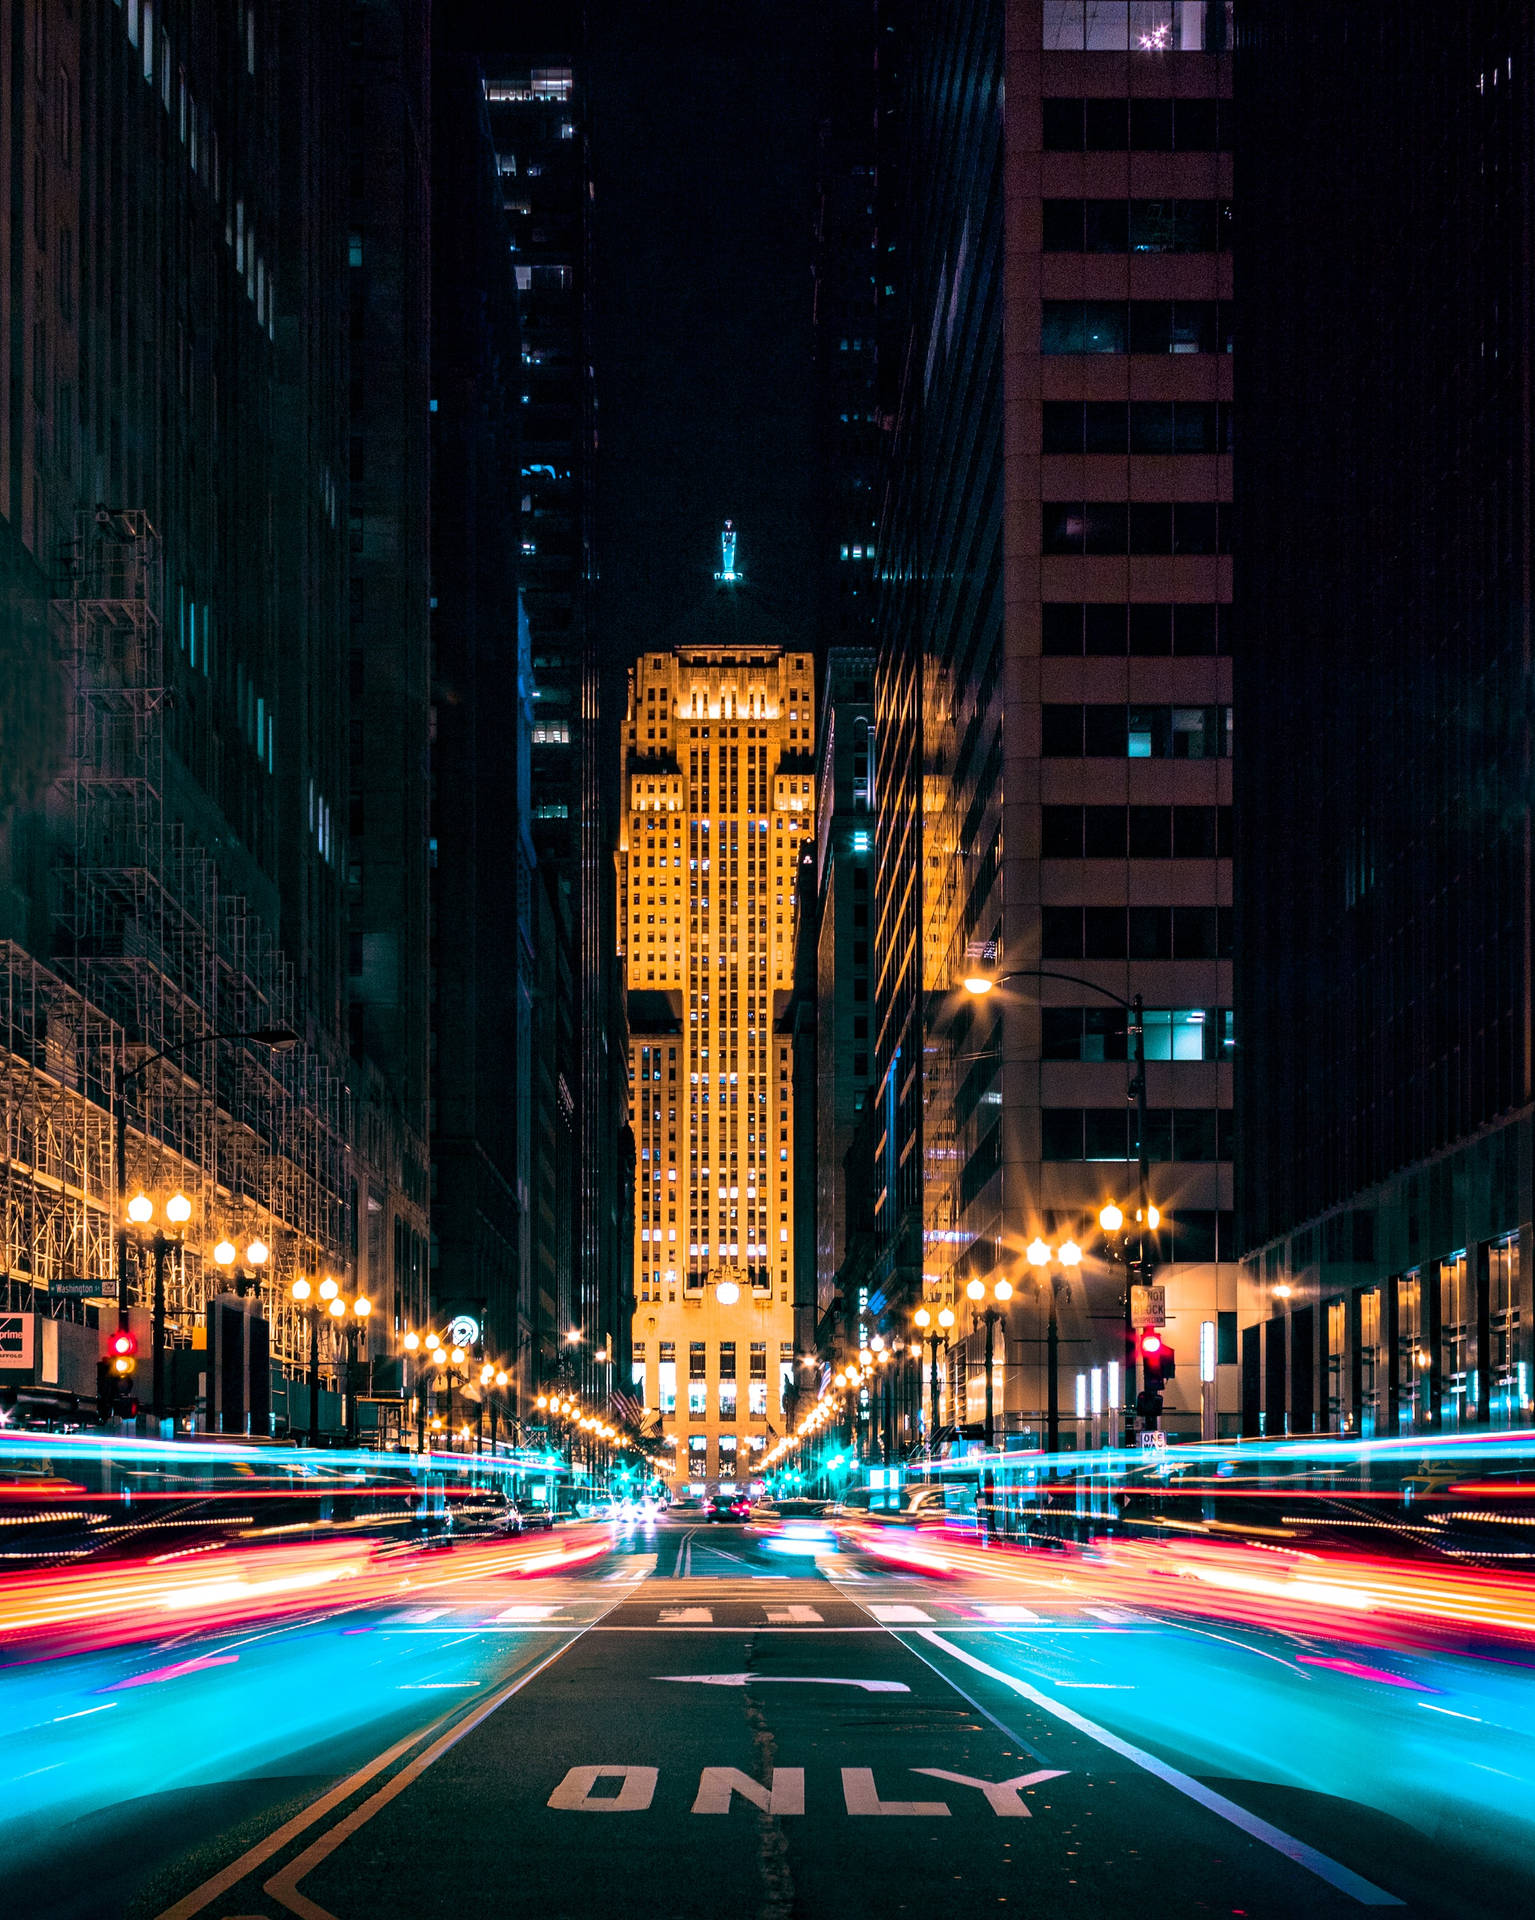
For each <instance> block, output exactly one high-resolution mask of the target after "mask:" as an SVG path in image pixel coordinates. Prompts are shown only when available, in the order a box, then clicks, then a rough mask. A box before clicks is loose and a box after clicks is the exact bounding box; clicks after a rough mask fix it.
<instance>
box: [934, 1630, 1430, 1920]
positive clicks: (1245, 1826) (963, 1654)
mask: <svg viewBox="0 0 1535 1920" xmlns="http://www.w3.org/2000/svg"><path fill="white" fill-rule="evenodd" d="M917 1638H918V1639H919V1640H926V1641H927V1642H928V1644H929V1645H930V1646H934V1647H937V1648H938V1649H939V1650H940V1651H941V1652H943V1653H946V1654H948V1656H949V1658H950V1659H951V1660H959V1661H961V1662H963V1664H964V1665H965V1666H967V1667H973V1668H974V1669H975V1671H976V1672H977V1673H984V1674H985V1675H986V1677H987V1678H988V1679H990V1680H995V1681H997V1682H998V1683H999V1684H1000V1685H1001V1686H1004V1687H1007V1688H1009V1689H1010V1690H1011V1691H1012V1692H1013V1693H1016V1694H1018V1695H1019V1696H1020V1697H1021V1698H1022V1699H1024V1700H1027V1701H1029V1702H1030V1703H1031V1704H1032V1705H1034V1706H1036V1707H1039V1708H1041V1709H1042V1710H1043V1711H1044V1712H1046V1713H1048V1714H1053V1715H1054V1717H1055V1718H1056V1719H1057V1720H1063V1721H1064V1722H1065V1723H1066V1725H1067V1726H1068V1727H1074V1728H1075V1729H1076V1730H1077V1732H1078V1733H1083V1734H1086V1735H1087V1737H1088V1739H1089V1740H1096V1741H1097V1742H1098V1744H1099V1746H1101V1747H1107V1748H1108V1750H1109V1752H1110V1753H1117V1754H1118V1755H1119V1756H1120V1758H1121V1759H1123V1760H1128V1761H1130V1763H1131V1764H1132V1765H1133V1766H1137V1767H1140V1768H1141V1769H1142V1770H1143V1771H1144V1772H1146V1773H1149V1774H1151V1775H1152V1776H1153V1778H1155V1779H1157V1780H1160V1781H1162V1782H1163V1783H1164V1784H1165V1785H1167V1786H1169V1787H1172V1788H1173V1789H1174V1791H1175V1792H1178V1793H1181V1794H1183V1795H1184V1796H1185V1797H1186V1798H1188V1799H1190V1800H1193V1801H1194V1802H1196V1803H1197V1804H1198V1805H1199V1806H1201V1807H1204V1808H1205V1809H1206V1811H1207V1812H1210V1813H1213V1814H1215V1815H1217V1816H1218V1818H1220V1819H1222V1820H1225V1821H1227V1822H1229V1823H1230V1825H1232V1826H1233V1827H1236V1828H1238V1829H1239V1830H1240V1831H1241V1832H1243V1833H1245V1834H1246V1835H1247V1836H1248V1837H1249V1838H1250V1839H1253V1840H1256V1841H1258V1842H1259V1843H1260V1844H1261V1845H1263V1846H1265V1847H1272V1848H1273V1849H1274V1851H1275V1852H1276V1853H1281V1854H1283V1855H1284V1857H1285V1858H1286V1859H1287V1860H1292V1861H1293V1862H1294V1863H1295V1865H1296V1866H1298V1867H1302V1868H1304V1869H1305V1871H1306V1872H1307V1873H1312V1874H1315V1875H1316V1877H1317V1879H1319V1880H1325V1881H1326V1882H1327V1884H1328V1885H1329V1886H1330V1887H1336V1888H1337V1890H1338V1891H1339V1893H1344V1894H1347V1895H1348V1896H1349V1898H1350V1899H1351V1900H1357V1901H1358V1902H1359V1904H1360V1906H1362V1907H1400V1906H1404V1905H1405V1904H1406V1902H1405V1901H1402V1900H1399V1899H1398V1898H1397V1896H1396V1895H1395V1894H1394V1893H1387V1892H1386V1890H1385V1889H1384V1888H1383V1887H1377V1886H1376V1885H1375V1883H1374V1882H1373V1881H1372V1880H1366V1879H1365V1878H1364V1877H1363V1875H1361V1874H1357V1873H1355V1872H1354V1870H1353V1869H1352V1867H1345V1866H1344V1865H1342V1863H1341V1862H1340V1861H1337V1860H1334V1859H1331V1858H1330V1857H1329V1856H1328V1855H1327V1854H1325V1853H1319V1852H1318V1851H1317V1849H1316V1848H1315V1847H1308V1846H1307V1845H1306V1843H1305V1841H1303V1840H1297V1839H1296V1838H1295V1836H1294V1835H1293V1834H1289V1833H1286V1832H1284V1831H1283V1829H1282V1828H1279V1827H1276V1826H1273V1825H1271V1824H1270V1823H1269V1822H1268V1821H1267V1820H1260V1819H1259V1818H1258V1816H1257V1814H1255V1813H1249V1812H1248V1811H1247V1809H1246V1807H1239V1806H1238V1805H1237V1803H1236V1802H1235V1801H1234V1800H1228V1799H1227V1798H1226V1796H1225V1795H1224V1794H1221V1793H1216V1792H1215V1791H1214V1790H1213V1789H1212V1788H1210V1787H1207V1786H1205V1785H1204V1784H1203V1783H1202V1782H1201V1781H1198V1780H1196V1779H1194V1778H1193V1776H1192V1775H1191V1774H1187V1773H1183V1772H1181V1771H1180V1770H1179V1769H1178V1768H1177V1767H1172V1766H1169V1765H1168V1764H1167V1762H1166V1761H1165V1760H1159V1759H1157V1757H1156V1755H1155V1754H1151V1753H1147V1752H1146V1750H1145V1749H1144V1748H1143V1747H1136V1746H1132V1745H1131V1744H1130V1742H1129V1741H1128V1740H1121V1739H1120V1737H1119V1736H1118V1734H1115V1733H1110V1732H1109V1730H1108V1728H1107V1727H1100V1726H1099V1725H1098V1723H1097V1722H1096V1721H1094V1720H1089V1719H1087V1718H1086V1717H1085V1716H1084V1715H1082V1714H1080V1713H1078V1712H1076V1711H1075V1709H1074V1708H1071V1707H1068V1706H1066V1705H1065V1703H1064V1702H1063V1701H1060V1700H1052V1699H1051V1698H1050V1696H1049V1694H1047V1693H1041V1692H1040V1691H1039V1689H1038V1688H1037V1687H1031V1686H1030V1685H1029V1683H1028V1682H1027V1681H1026V1680H1019V1679H1016V1678H1015V1677H1014V1676H1013V1675H1012V1674H1010V1673H1004V1672H1003V1671H1002V1669H1001V1668H1000V1667H993V1666H990V1665H989V1664H988V1663H987V1662H986V1661H984V1660H978V1659H977V1658H976V1656H975V1655H974V1654H973V1653H970V1652H969V1651H968V1650H967V1649H966V1648H964V1647H957V1646H953V1645H951V1644H950V1643H949V1642H948V1641H947V1640H945V1639H944V1637H943V1635H942V1634H939V1633H933V1632H931V1631H924V1632H921V1633H919V1634H918V1635H917Z"/></svg>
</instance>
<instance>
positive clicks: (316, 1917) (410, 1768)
mask: <svg viewBox="0 0 1535 1920" xmlns="http://www.w3.org/2000/svg"><path fill="white" fill-rule="evenodd" d="M580 1637H581V1636H580V1635H579V1634H574V1635H572V1636H571V1638H570V1639H569V1640H568V1641H567V1642H566V1644H565V1645H564V1646H563V1647H556V1648H554V1650H553V1651H552V1652H551V1653H548V1654H546V1655H545V1656H544V1658H543V1659H542V1660H540V1661H539V1662H538V1664H537V1665H536V1666H534V1667H531V1668H530V1669H529V1670H528V1671H527V1672H526V1673H525V1674H522V1675H521V1676H519V1678H517V1679H516V1680H513V1681H512V1682H511V1683H510V1684H509V1685H507V1686H504V1687H502V1688H500V1689H499V1690H498V1691H497V1692H495V1693H493V1694H492V1695H491V1697H490V1698H489V1699H488V1700H487V1701H486V1702H485V1704H484V1705H483V1706H481V1707H478V1708H476V1710H475V1711H474V1712H473V1713H469V1714H466V1715H465V1716H464V1717H463V1719H461V1720H459V1721H457V1722H455V1724H454V1725H453V1726H451V1727H449V1729H448V1730H447V1732H446V1733H444V1734H442V1735H441V1736H440V1737H439V1738H438V1739H436V1740H434V1741H433V1742H432V1744H431V1745H430V1746H429V1747H428V1748H427V1749H426V1751H425V1752H424V1753H419V1754H417V1755H416V1757H415V1759H414V1760H412V1761H410V1762H408V1764H407V1765H405V1766H403V1767H401V1769H400V1771H399V1772H398V1773H397V1774H395V1775H394V1776H393V1777H392V1778H391V1779H390V1780H388V1781H387V1782H386V1783H385V1784H384V1785H383V1786H382V1787H380V1788H379V1789H378V1791H377V1792H376V1793H373V1794H370V1795H369V1797H368V1798H367V1799H366V1800H364V1801H363V1803H362V1804H361V1806H358V1807H354V1808H353V1809H352V1811H351V1812H350V1813H349V1814H348V1815H347V1816H346V1818H345V1819H344V1820H338V1821H337V1823H336V1824H335V1826H333V1827H332V1828H331V1830H330V1831H329V1833H324V1834H321V1836H320V1838H319V1839H318V1840H316V1841H314V1842H313V1843H312V1844H311V1845H310V1846H307V1847H306V1848H305V1849H304V1851H303V1852H302V1853H301V1854H299V1856H298V1857H297V1859H295V1860H290V1861H289V1863H288V1865H287V1866H285V1867H284V1868H283V1869H282V1871H281V1872H280V1873H275V1874H273V1876H272V1878H271V1879H270V1880H268V1881H267V1882H266V1884H265V1886H264V1887H263V1888H262V1889H261V1890H262V1892H263V1893H265V1894H268V1895H269V1896H270V1897H271V1898H272V1899H273V1900H275V1901H276V1902H277V1904H278V1905H279V1906H282V1907H286V1908H287V1909H288V1911H289V1913H296V1914H298V1915H299V1916H300V1920H336V1916H335V1914H333V1913H331V1912H330V1910H329V1909H328V1908H326V1907H322V1906H320V1905H318V1904H317V1903H316V1902H315V1901H313V1900H310V1899H308V1898H307V1897H306V1896H305V1895H304V1894H302V1893H300V1892H299V1890H298V1883H299V1882H300V1881H301V1880H303V1879H305V1878H307V1876H308V1875H309V1874H311V1873H312V1872H313V1871H314V1869H315V1868H316V1867H317V1866H319V1864H320V1862H321V1861H322V1860H327V1859H329V1857H330V1856H331V1854H333V1853H334V1852H335V1851H336V1849H337V1847H339V1846H340V1845H341V1844H342V1842H343V1841H346V1840H350V1839H351V1837H352V1835H353V1834H354V1833H356V1832H357V1830H358V1829H359V1828H360V1827H364V1826H366V1825H367V1823H368V1822H369V1821H370V1820H371V1819H372V1818H373V1816H374V1815H375V1814H376V1813H381V1812H382V1811H383V1810H384V1808H385V1807H386V1806H388V1804H389V1802H390V1801H391V1800H394V1799H396V1798H397V1797H398V1796H399V1795H400V1794H402V1793H403V1792H404V1791H405V1789H406V1788H407V1787H408V1786H410V1785H411V1784H412V1783H413V1782H414V1781H416V1780H419V1779H420V1777H421V1775H422V1774H423V1773H425V1772H426V1770H427V1768H428V1767H430V1766H432V1765H434V1764H435V1762H437V1761H438V1760H440V1759H441V1758H442V1756H443V1755H444V1754H445V1753H447V1752H449V1751H450V1750H451V1749H452V1748H453V1747H456V1746H457V1745H458V1743H459V1741H460V1740H462V1739H463V1738H464V1736H465V1734H468V1733H473V1732H474V1730H475V1728H476V1727H477V1726H479V1725H480V1724H481V1723H482V1722H483V1721H485V1720H488V1719H489V1718H490V1716H491V1715H492V1714H493V1713H494V1712H495V1711H496V1710H497V1708H499V1707H503V1706H505V1705H506V1703H507V1701H508V1700H510V1699H511V1697H512V1695H513V1694H515V1693H520V1692H521V1691H522V1689H523V1688H524V1687H525V1686H527V1685H528V1684H529V1682H530V1681H533V1680H536V1679H537V1678H538V1676H539V1675H540V1674H541V1673H542V1672H543V1671H544V1669H545V1668H546V1667H552V1666H553V1665H554V1663H555V1661H556V1660H558V1659H560V1658H561V1656H562V1655H564V1654H566V1653H568V1652H569V1651H570V1649H571V1648H572V1647H573V1646H574V1645H575V1644H576V1641H577V1640H578V1639H579V1638H580ZM194 1911H195V1909H194Z"/></svg>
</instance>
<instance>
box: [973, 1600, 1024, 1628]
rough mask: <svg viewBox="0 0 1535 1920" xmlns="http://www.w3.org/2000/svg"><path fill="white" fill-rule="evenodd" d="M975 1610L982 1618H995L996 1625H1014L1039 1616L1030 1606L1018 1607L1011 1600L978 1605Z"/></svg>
mask: <svg viewBox="0 0 1535 1920" xmlns="http://www.w3.org/2000/svg"><path fill="white" fill-rule="evenodd" d="M976 1612H977V1613H978V1614H979V1615H980V1616H981V1618H982V1619H983V1620H995V1621H996V1622H997V1624H998V1626H1004V1625H1015V1624H1017V1623H1018V1622H1021V1621H1026V1620H1038V1618H1039V1615H1038V1614H1037V1613H1036V1612H1035V1611H1034V1609H1033V1608H1032V1607H1019V1606H1015V1605H1013V1604H1012V1603H1011V1602H1008V1603H1007V1604H1005V1605H997V1606H984V1607H982V1606H978V1607H977V1608H976Z"/></svg>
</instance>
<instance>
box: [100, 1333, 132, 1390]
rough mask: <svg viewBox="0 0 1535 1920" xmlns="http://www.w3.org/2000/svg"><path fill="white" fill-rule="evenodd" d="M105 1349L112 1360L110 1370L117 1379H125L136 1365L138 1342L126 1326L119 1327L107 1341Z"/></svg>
mask: <svg viewBox="0 0 1535 1920" xmlns="http://www.w3.org/2000/svg"><path fill="white" fill-rule="evenodd" d="M107 1351H108V1353H109V1354H110V1356H111V1360H112V1371H113V1373H115V1374H116V1375H117V1377H118V1379H119V1380H126V1379H127V1378H128V1377H129V1375H130V1374H132V1372H133V1371H134V1369H135V1368H136V1367H137V1366H138V1364H139V1363H138V1351H139V1343H138V1341H137V1340H136V1339H135V1338H134V1336H133V1335H132V1334H131V1333H130V1332H129V1331H128V1329H127V1328H126V1327H119V1328H118V1329H117V1331H116V1333H114V1334H113V1335H112V1338H111V1340H110V1341H109V1342H108V1343H107Z"/></svg>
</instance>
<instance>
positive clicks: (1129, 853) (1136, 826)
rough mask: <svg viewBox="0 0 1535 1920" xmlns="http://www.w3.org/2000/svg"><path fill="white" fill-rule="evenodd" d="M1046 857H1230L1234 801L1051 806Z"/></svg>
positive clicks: (1044, 832) (1046, 816)
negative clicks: (1225, 803) (1230, 803)
mask: <svg viewBox="0 0 1535 1920" xmlns="http://www.w3.org/2000/svg"><path fill="white" fill-rule="evenodd" d="M1039 851H1040V856H1041V858H1042V859H1045V860H1229V859H1230V858H1231V809H1230V807H1045V808H1043V809H1041V813H1040V834H1039Z"/></svg>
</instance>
